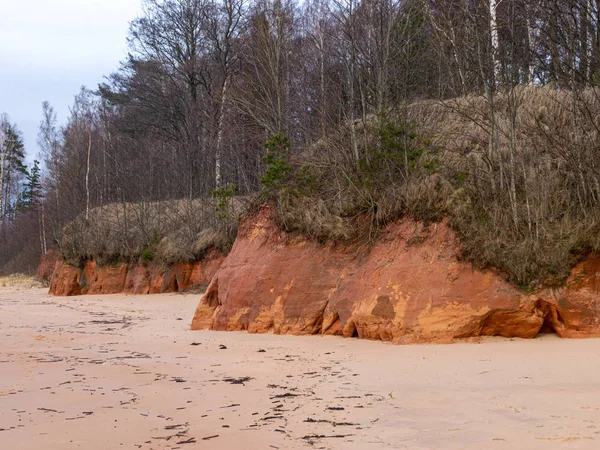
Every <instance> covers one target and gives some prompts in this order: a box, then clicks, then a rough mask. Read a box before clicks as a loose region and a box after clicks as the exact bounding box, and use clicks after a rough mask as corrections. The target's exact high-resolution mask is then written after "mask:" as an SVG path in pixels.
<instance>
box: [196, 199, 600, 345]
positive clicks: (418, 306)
mask: <svg viewBox="0 0 600 450" xmlns="http://www.w3.org/2000/svg"><path fill="white" fill-rule="evenodd" d="M456 256H457V242H456V238H455V236H454V233H453V232H452V231H451V230H450V229H449V227H448V226H447V225H446V224H445V223H444V222H442V223H438V224H431V225H429V226H428V227H425V226H424V225H423V224H421V223H417V222H413V221H410V220H402V221H399V222H396V223H393V224H391V225H390V226H389V227H388V228H387V230H386V232H385V235H384V236H383V239H381V240H380V241H379V242H378V243H377V244H376V245H375V247H374V248H372V249H370V250H367V249H361V248H356V247H340V246H337V247H336V246H332V245H321V244H319V243H316V242H313V241H310V240H306V239H304V238H301V237H298V236H293V235H289V234H286V233H284V232H282V231H281V230H279V229H278V227H277V226H276V225H275V222H274V220H273V216H272V212H271V210H270V209H268V208H265V209H263V210H262V211H261V212H260V213H259V214H258V215H257V216H255V217H253V218H251V219H248V220H247V221H246V222H245V223H243V224H242V226H241V228H240V232H239V234H238V238H237V240H236V242H235V244H234V246H233V249H232V251H231V252H230V253H229V255H228V256H227V258H226V259H225V261H224V263H223V265H222V266H221V267H220V269H219V270H218V271H217V272H216V274H215V276H214V278H213V279H212V281H211V283H210V285H209V287H208V289H207V291H206V293H205V294H204V296H203V297H202V298H201V300H200V303H199V305H198V308H197V310H196V313H195V315H194V318H193V321H192V329H211V330H247V331H249V332H251V333H266V332H273V333H276V334H286V333H290V334H331V335H342V336H345V337H360V338H367V339H381V340H385V341H393V342H397V343H413V342H451V341H452V340H454V339H456V338H467V337H476V336H485V335H490V336H492V335H498V336H505V337H523V338H533V337H535V336H536V335H537V334H538V333H539V332H545V331H548V332H556V333H557V334H558V335H560V336H562V337H587V336H598V335H600V323H599V320H598V318H599V314H598V313H599V312H600V311H599V305H600V295H599V293H600V258H597V257H595V258H592V259H589V260H588V261H586V262H584V263H582V264H580V265H579V266H578V267H576V268H575V270H574V271H573V275H572V276H571V278H570V279H569V282H568V283H567V285H566V287H564V288H562V289H560V290H545V291H540V292H538V293H536V294H535V295H523V294H522V293H520V292H519V291H518V290H516V289H515V288H513V287H512V286H511V285H509V284H508V283H507V282H505V281H504V280H503V279H502V278H501V277H500V276H498V275H496V274H494V273H492V272H485V273H484V272H479V271H477V270H474V269H473V268H472V266H471V265H470V264H468V263H464V262H460V261H458V260H457V257H456Z"/></svg>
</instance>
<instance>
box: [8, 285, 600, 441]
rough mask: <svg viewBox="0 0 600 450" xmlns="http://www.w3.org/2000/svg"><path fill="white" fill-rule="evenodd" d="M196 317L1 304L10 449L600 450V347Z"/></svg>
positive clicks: (120, 307) (100, 300)
mask: <svg viewBox="0 0 600 450" xmlns="http://www.w3.org/2000/svg"><path fill="white" fill-rule="evenodd" d="M197 303H198V295H178V294H166V295H156V296H126V295H105V296H84V297H71V298H56V297H48V296H47V295H46V291H45V290H38V289H29V290H15V289H4V290H1V291H0V338H1V342H2V351H1V352H0V443H1V445H0V446H1V447H2V448H3V449H11V450H12V449H20V450H21V449H23V450H25V449H40V448H43V449H71V448H73V449H75V448H85V449H113V448H114V449H116V448H131V449H136V448H140V449H155V450H158V449H175V448H180V449H184V450H185V449H196V448H198V449H237V448H243V449H271V448H276V449H277V448H279V449H303V448H325V449H402V448H407V449H444V450H447V449H488V448H489V449H538V448H539V449H542V448H543V449H549V448H550V449H553V448H556V449H596V448H600V422H599V421H600V381H599V380H600V379H599V378H598V373H599V372H600V358H599V356H600V340H597V339H589V340H561V339H559V338H556V337H555V336H553V335H548V336H545V337H543V338H538V339H535V340H529V341H527V340H518V339H516V340H506V339H490V340H486V341H483V342H482V343H458V344H453V345H437V346H436V345H418V346H395V345H391V344H385V343H382V342H370V341H363V340H356V339H342V338H337V337H320V336H319V337H317V336H313V337H298V336H275V335H250V334H246V333H222V332H209V331H189V324H190V320H191V317H192V315H193V312H194V309H195V307H196V305H197ZM224 347H226V348H224Z"/></svg>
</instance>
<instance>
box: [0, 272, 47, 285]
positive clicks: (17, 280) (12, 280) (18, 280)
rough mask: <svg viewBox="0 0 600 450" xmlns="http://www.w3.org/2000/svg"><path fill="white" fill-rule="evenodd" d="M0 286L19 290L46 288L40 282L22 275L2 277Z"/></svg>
mask: <svg viewBox="0 0 600 450" xmlns="http://www.w3.org/2000/svg"><path fill="white" fill-rule="evenodd" d="M0 286H1V287H3V288H17V289H38V288H42V287H44V285H43V284H42V283H41V282H40V281H39V280H37V279H35V278H34V277H32V276H29V275H25V274H22V273H17V274H13V275H8V276H5V277H0Z"/></svg>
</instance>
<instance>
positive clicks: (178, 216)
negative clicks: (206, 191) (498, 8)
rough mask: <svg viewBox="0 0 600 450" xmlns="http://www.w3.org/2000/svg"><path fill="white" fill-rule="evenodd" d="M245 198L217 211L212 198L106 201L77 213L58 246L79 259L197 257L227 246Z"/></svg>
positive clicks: (68, 257) (69, 256) (171, 259)
mask: <svg viewBox="0 0 600 450" xmlns="http://www.w3.org/2000/svg"><path fill="white" fill-rule="evenodd" d="M247 203H248V200H247V199H245V198H242V197H236V198H232V199H231V200H229V202H228V205H227V211H226V213H225V214H223V213H221V218H219V217H217V212H216V207H217V202H216V200H214V199H196V200H173V201H162V202H147V203H135V204H132V203H124V204H110V205H107V206H103V207H99V208H95V209H92V210H91V211H90V214H89V217H88V219H87V220H86V218H85V215H83V214H81V215H80V216H78V217H77V218H76V219H75V220H74V221H73V222H71V223H70V224H68V225H67V226H66V227H65V229H64V230H63V237H62V240H61V242H60V250H61V253H62V254H63V256H64V257H65V259H66V260H68V261H69V262H71V263H72V264H75V265H76V264H79V263H80V262H81V261H82V260H86V259H91V258H94V259H96V260H97V261H98V262H99V263H100V264H109V263H113V262H118V261H135V260H137V259H138V258H140V257H142V258H143V259H144V260H145V261H150V260H152V261H155V262H158V263H164V264H171V263H174V262H179V261H193V260H196V259H199V258H200V257H201V256H202V254H203V253H204V252H205V251H206V250H207V249H209V248H210V247H216V248H218V249H219V250H221V251H223V252H227V251H228V250H229V248H230V246H231V244H232V243H233V240H234V238H235V234H236V230H237V226H238V223H239V219H240V216H241V215H242V214H243V212H244V211H245V209H246V208H247Z"/></svg>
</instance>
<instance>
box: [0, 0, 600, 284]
mask: <svg viewBox="0 0 600 450" xmlns="http://www.w3.org/2000/svg"><path fill="white" fill-rule="evenodd" d="M142 4H143V14H142V15H141V16H140V17H138V18H135V19H134V20H132V22H131V24H130V30H129V34H128V39H127V45H128V51H129V53H128V57H127V58H126V59H125V60H124V61H122V62H121V64H120V66H119V67H118V68H115V71H114V73H112V74H107V75H106V77H105V81H104V82H103V83H102V84H100V85H99V86H94V87H90V88H82V89H81V91H80V92H78V93H77V94H76V96H75V98H74V102H73V105H72V106H71V108H70V116H69V117H68V120H67V121H66V122H65V123H64V124H62V125H61V124H59V123H58V120H57V117H56V113H55V111H54V109H53V107H52V106H51V105H50V104H48V103H47V102H45V103H44V104H43V105H42V109H41V121H40V126H39V139H38V146H39V151H40V155H41V158H40V162H39V163H38V162H37V161H36V163H35V164H34V165H33V166H31V167H26V164H25V162H24V161H25V156H24V155H25V150H27V151H28V152H31V153H32V154H33V153H35V149H24V148H23V145H22V140H21V138H20V133H19V131H18V124H13V123H11V121H10V119H9V117H8V116H7V115H4V116H2V119H0V181H1V183H0V221H1V223H0V227H1V228H0V272H3V273H11V272H34V271H35V270H36V268H37V264H38V263H39V260H40V257H41V256H42V255H43V254H44V253H45V252H46V251H47V250H48V249H50V248H57V249H58V250H59V251H60V252H61V253H62V255H63V256H64V257H65V258H66V259H67V260H69V261H71V262H72V263H73V264H77V263H78V262H81V261H82V260H85V259H87V258H92V257H93V258H96V259H98V261H100V262H104V263H110V262H115V261H118V260H133V259H137V258H140V257H142V258H144V259H145V260H149V259H155V260H157V261H161V262H164V263H170V262H174V261H178V260H192V259H195V258H199V257H200V256H201V255H202V253H203V252H204V251H205V250H206V249H207V248H209V247H211V246H217V247H219V248H221V249H224V250H226V249H227V248H228V246H230V245H231V242H232V239H233V238H234V236H235V233H236V229H237V222H238V220H239V217H240V214H242V213H243V211H246V210H248V209H249V208H252V207H255V206H256V205H257V204H260V203H261V202H272V203H273V204H274V205H276V210H277V217H278V221H279V222H280V225H281V226H282V227H284V228H285V229H286V230H289V231H293V232H299V233H303V234H306V235H309V236H310V237H312V238H314V239H317V240H320V241H323V242H325V241H346V242H361V243H364V244H365V245H369V243H372V242H374V241H375V240H376V239H377V238H378V236H379V234H380V232H381V230H382V229H383V228H384V227H385V225H386V224H387V223H389V222H390V221H392V220H394V219H396V218H398V217H401V216H403V215H405V214H408V215H410V216H412V217H414V218H416V219H419V220H423V221H425V222H427V223H430V222H436V221H439V220H449V222H450V224H451V225H452V227H453V228H454V229H455V230H456V232H457V235H458V237H459V238H460V242H461V246H462V256H463V257H464V258H465V259H466V260H469V261H472V262H473V263H474V264H475V265H477V266H478V267H483V268H494V269H497V270H499V271H500V272H502V273H504V274H505V275H506V277H507V278H508V279H509V280H511V281H512V282H514V283H515V284H516V285H518V286H521V287H522V288H523V289H533V288H535V287H536V286H538V285H540V284H545V285H552V284H560V283H562V282H563V281H564V280H565V278H566V276H567V275H568V273H569V271H570V268H571V267H572V266H573V264H574V263H575V262H576V261H577V259H578V258H581V257H582V256H583V255H585V254H587V253H589V252H591V251H596V250H599V249H600V210H599V208H598V207H599V206H600V128H599V127H600V1H598V0H536V1H532V2H525V1H520V0H305V1H303V2H296V1H292V0H142ZM0 109H1V105H0ZM7 113H10V112H9V111H7Z"/></svg>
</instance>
